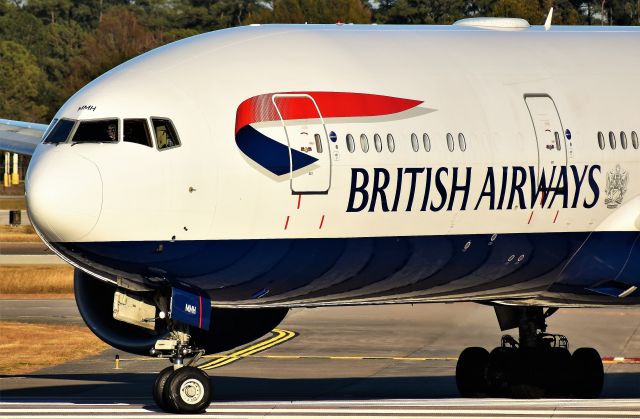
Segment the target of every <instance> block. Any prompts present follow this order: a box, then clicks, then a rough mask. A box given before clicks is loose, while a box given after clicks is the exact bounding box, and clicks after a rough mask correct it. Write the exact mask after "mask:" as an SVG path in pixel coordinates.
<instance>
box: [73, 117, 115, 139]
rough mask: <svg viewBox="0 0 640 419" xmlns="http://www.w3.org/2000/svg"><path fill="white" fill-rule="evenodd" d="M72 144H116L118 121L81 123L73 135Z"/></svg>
mask: <svg viewBox="0 0 640 419" xmlns="http://www.w3.org/2000/svg"><path fill="white" fill-rule="evenodd" d="M72 141H73V142H74V143H115V142H118V120H117V119H100V120H96V121H81V122H80V124H79V125H78V128H77V129H76V133H75V134H73V138H72Z"/></svg>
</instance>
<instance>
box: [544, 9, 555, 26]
mask: <svg viewBox="0 0 640 419" xmlns="http://www.w3.org/2000/svg"><path fill="white" fill-rule="evenodd" d="M551 19H553V7H552V8H551V9H549V14H548V15H547V20H545V21H544V30H545V31H548V30H549V29H551Z"/></svg>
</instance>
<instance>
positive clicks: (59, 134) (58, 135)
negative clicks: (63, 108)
mask: <svg viewBox="0 0 640 419" xmlns="http://www.w3.org/2000/svg"><path fill="white" fill-rule="evenodd" d="M75 123H76V121H72V120H71V119H61V120H59V121H58V122H57V123H56V124H55V126H54V127H53V129H52V130H51V132H49V134H48V135H47V136H46V137H45V139H44V143H46V144H57V143H64V142H65V141H67V138H69V134H70V133H71V130H72V129H73V126H74V125H75Z"/></svg>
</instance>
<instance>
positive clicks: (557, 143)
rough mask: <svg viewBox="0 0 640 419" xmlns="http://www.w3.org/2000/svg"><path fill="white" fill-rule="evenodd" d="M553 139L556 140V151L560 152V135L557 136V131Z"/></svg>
mask: <svg viewBox="0 0 640 419" xmlns="http://www.w3.org/2000/svg"><path fill="white" fill-rule="evenodd" d="M553 134H554V136H555V138H556V150H558V151H560V150H562V144H561V143H560V134H558V131H556V132H554V133H553Z"/></svg>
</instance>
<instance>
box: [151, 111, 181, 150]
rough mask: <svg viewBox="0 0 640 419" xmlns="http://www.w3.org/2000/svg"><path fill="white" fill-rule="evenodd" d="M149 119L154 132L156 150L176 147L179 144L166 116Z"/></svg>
mask: <svg viewBox="0 0 640 419" xmlns="http://www.w3.org/2000/svg"><path fill="white" fill-rule="evenodd" d="M151 121H152V122H153V130H154V132H155V134H156V145H157V147H158V150H164V149H166V148H172V147H178V146H179V145H180V139H179V138H178V134H177V133H176V129H175V128H174V126H173V123H171V121H170V120H168V119H166V118H151Z"/></svg>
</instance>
